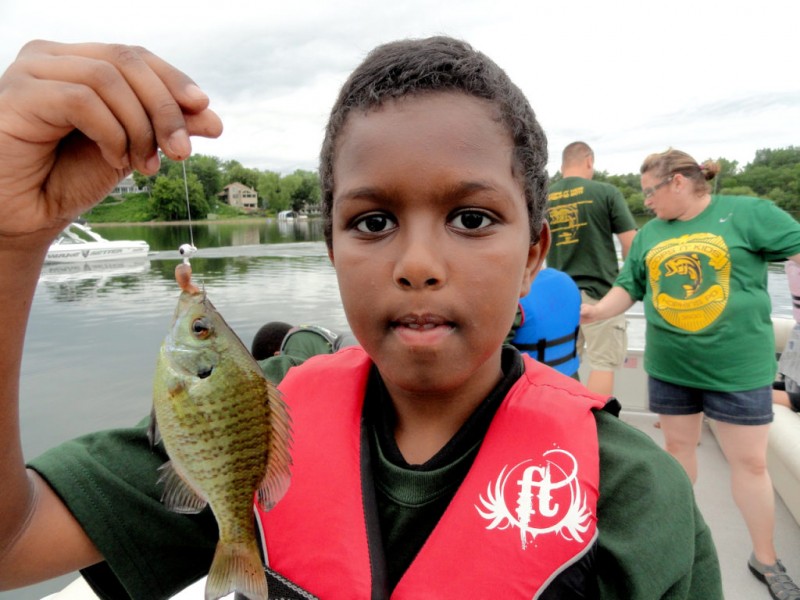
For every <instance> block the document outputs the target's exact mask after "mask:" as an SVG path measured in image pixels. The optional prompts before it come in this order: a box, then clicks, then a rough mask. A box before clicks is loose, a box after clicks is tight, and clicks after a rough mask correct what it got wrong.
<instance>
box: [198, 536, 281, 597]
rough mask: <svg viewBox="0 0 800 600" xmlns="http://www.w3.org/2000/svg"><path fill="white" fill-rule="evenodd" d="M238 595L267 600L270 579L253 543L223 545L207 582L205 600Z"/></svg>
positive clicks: (218, 547)
mask: <svg viewBox="0 0 800 600" xmlns="http://www.w3.org/2000/svg"><path fill="white" fill-rule="evenodd" d="M233 591H237V592H239V593H240V594H242V595H244V596H245V597H247V598H249V600H268V599H269V592H268V590H267V577H266V574H265V573H264V567H263V566H261V558H260V556H259V553H258V548H257V547H256V545H255V543H254V542H248V543H239V542H237V543H225V542H222V541H220V543H219V544H217V549H216V551H215V552H214V560H213V561H212V563H211V569H210V570H209V572H208V580H207V581H206V600H218V599H219V598H222V597H223V596H227V595H228V594H230V593H231V592H233Z"/></svg>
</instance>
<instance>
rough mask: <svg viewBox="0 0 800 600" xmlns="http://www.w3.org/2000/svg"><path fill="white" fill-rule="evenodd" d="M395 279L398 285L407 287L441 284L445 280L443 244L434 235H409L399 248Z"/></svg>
mask: <svg viewBox="0 0 800 600" xmlns="http://www.w3.org/2000/svg"><path fill="white" fill-rule="evenodd" d="M394 280H395V283H396V284H397V285H398V286H400V287H402V288H406V289H423V288H432V287H433V288H435V287H438V286H440V285H441V284H442V283H443V282H444V256H443V250H442V248H441V244H440V243H439V242H438V241H437V240H436V239H435V238H433V237H432V236H427V235H413V236H407V237H406V239H405V240H404V241H403V243H402V246H401V248H400V249H399V253H398V256H397V261H396V263H395V273H394Z"/></svg>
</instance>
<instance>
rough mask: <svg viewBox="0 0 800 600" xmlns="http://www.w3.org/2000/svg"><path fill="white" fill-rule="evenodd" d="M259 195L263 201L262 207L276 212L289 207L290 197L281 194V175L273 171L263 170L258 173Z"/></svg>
mask: <svg viewBox="0 0 800 600" xmlns="http://www.w3.org/2000/svg"><path fill="white" fill-rule="evenodd" d="M256 189H257V190H258V197H259V200H260V201H261V202H263V206H262V208H269V209H271V210H274V211H275V212H280V211H282V210H288V209H289V202H288V198H286V199H284V198H283V197H282V196H281V176H280V174H279V173H275V172H273V171H262V172H260V173H259V174H258V187H257V188H256Z"/></svg>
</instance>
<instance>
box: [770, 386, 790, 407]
mask: <svg viewBox="0 0 800 600" xmlns="http://www.w3.org/2000/svg"><path fill="white" fill-rule="evenodd" d="M772 402H773V403H775V404H780V405H781V406H788V407H789V408H791V407H792V404H791V403H790V402H789V394H787V393H786V392H785V391H783V390H772Z"/></svg>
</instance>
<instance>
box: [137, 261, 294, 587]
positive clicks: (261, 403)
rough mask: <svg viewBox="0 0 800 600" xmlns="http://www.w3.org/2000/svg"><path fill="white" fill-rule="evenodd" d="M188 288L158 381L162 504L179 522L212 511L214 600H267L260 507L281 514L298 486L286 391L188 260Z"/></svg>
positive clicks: (180, 278) (156, 434)
mask: <svg viewBox="0 0 800 600" xmlns="http://www.w3.org/2000/svg"><path fill="white" fill-rule="evenodd" d="M175 279H176V281H177V282H178V285H179V286H180V289H181V294H180V297H179V299H178V305H177V307H176V309H175V315H174V318H173V321H172V326H171V328H170V329H169V331H168V333H167V336H166V337H165V338H164V341H163V343H162V344H161V348H160V351H159V355H158V360H157V364H156V371H155V376H154V379H153V414H152V418H151V421H150V429H149V431H148V435H149V437H150V441H151V444H153V445H155V444H157V443H159V442H163V445H164V449H165V450H166V453H167V456H168V458H169V461H168V462H166V463H165V464H164V465H162V466H161V467H160V470H161V476H160V478H159V482H160V483H163V484H164V491H163V495H162V502H163V503H164V504H165V506H166V507H167V508H169V509H171V510H173V511H176V512H179V513H187V514H188V513H197V512H200V511H201V510H203V509H204V508H205V507H206V506H210V507H211V511H212V512H213V514H214V517H215V519H216V521H217V525H218V526H219V541H218V543H217V547H216V550H215V553H214V558H213V561H212V563H211V568H210V570H209V573H208V578H207V581H206V591H205V597H206V600H217V599H218V598H221V597H223V596H226V595H228V594H230V593H231V592H234V591H237V592H239V593H241V594H243V595H244V596H246V597H247V598H249V599H250V600H267V599H268V597H269V590H268V588H267V580H266V577H265V575H264V569H263V566H262V562H261V557H260V554H259V550H258V545H257V543H256V534H255V524H254V514H253V502H254V499H255V500H256V501H257V502H258V503H259V504H260V505H261V507H262V508H264V509H265V510H269V509H270V508H272V507H273V506H274V505H275V503H277V502H278V501H279V500H280V499H281V498H282V497H283V495H284V494H285V493H286V490H287V488H288V487H289V481H290V477H291V452H290V447H291V419H290V417H289V412H288V409H287V406H286V404H285V402H284V401H283V398H282V397H281V395H280V392H279V391H278V389H277V388H276V387H275V386H274V385H273V384H272V383H271V382H270V381H268V380H267V379H266V377H264V374H263V372H262V370H261V368H260V367H259V365H258V363H257V362H256V360H255V359H254V358H253V356H252V355H251V354H250V352H249V351H248V350H247V348H246V347H245V346H244V344H243V343H242V342H241V340H240V339H239V338H238V337H237V335H236V334H235V333H234V332H233V330H232V329H231V328H230V327H229V326H228V324H227V323H226V322H225V320H224V319H223V318H222V315H221V314H220V313H219V312H218V311H217V310H216V309H215V308H214V306H213V304H212V303H211V302H210V301H209V299H208V298H207V296H206V293H205V291H204V290H201V289H199V288H198V287H197V286H196V285H195V284H194V283H193V282H192V279H191V266H190V265H189V263H188V261H186V262H184V263H182V264H179V265H178V266H177V267H176V269H175Z"/></svg>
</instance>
